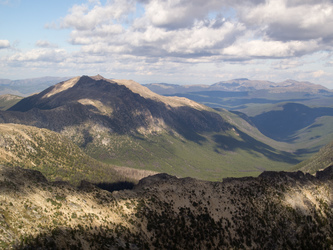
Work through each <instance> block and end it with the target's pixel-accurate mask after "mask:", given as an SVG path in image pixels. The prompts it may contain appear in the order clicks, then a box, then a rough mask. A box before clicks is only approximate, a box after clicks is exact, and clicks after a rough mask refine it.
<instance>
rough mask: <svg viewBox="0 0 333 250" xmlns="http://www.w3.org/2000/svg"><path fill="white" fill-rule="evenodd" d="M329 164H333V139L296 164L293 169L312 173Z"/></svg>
mask: <svg viewBox="0 0 333 250" xmlns="http://www.w3.org/2000/svg"><path fill="white" fill-rule="evenodd" d="M331 165H333V141H332V142H330V143H329V144H327V145H326V146H325V147H323V148H321V149H320V150H319V152H318V153H316V154H315V155H314V156H312V157H311V158H310V159H308V160H306V161H303V162H301V163H299V164H297V165H296V166H295V167H293V169H295V170H301V171H303V172H306V173H311V174H314V173H315V172H316V171H319V170H322V169H324V168H326V167H328V166H331Z"/></svg>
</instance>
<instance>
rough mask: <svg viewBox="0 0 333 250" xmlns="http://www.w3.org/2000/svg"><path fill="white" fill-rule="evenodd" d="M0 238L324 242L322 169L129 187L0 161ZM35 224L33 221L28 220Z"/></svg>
mask: <svg viewBox="0 0 333 250" xmlns="http://www.w3.org/2000/svg"><path fill="white" fill-rule="evenodd" d="M0 190H1V192H0V230H1V232H2V233H1V234H0V242H1V244H2V246H4V247H5V248H10V247H14V248H25V249H31V248H34V249H36V248H41V249H45V248H46V249H51V248H52V249H59V248H65V249H73V248H79V249H82V248H84V249H117V248H130V249H152V248H158V249H240V248H246V249H253V248H260V249H330V248H331V247H332V244H333V241H332V240H333V239H332V235H333V228H332V224H333V211H332V208H333V191H332V190H333V181H332V167H329V168H328V169H325V170H323V171H321V172H318V174H317V176H316V177H314V176H310V175H307V174H305V175H304V174H303V173H301V172H296V173H286V172H278V173H273V172H268V173H264V174H262V175H261V176H260V177H257V178H253V177H252V178H240V179H236V178H233V179H230V178H229V179H227V180H226V181H223V182H207V181H200V180H196V179H192V178H182V179H179V178H176V177H174V176H170V175H167V174H158V175H154V176H150V177H146V178H144V179H142V180H141V181H140V183H139V184H138V185H137V186H135V187H134V189H132V190H123V191H115V192H112V193H110V192H108V191H105V190H101V189H99V188H97V187H94V186H93V185H92V184H91V183H87V182H86V183H83V184H82V186H81V188H74V187H71V186H69V185H68V184H65V183H51V182H47V181H46V180H45V178H43V177H42V176H41V174H40V173H38V172H36V171H30V170H29V171H27V170H24V169H20V168H7V167H1V168H0ZM36 225H38V226H37V227H36Z"/></svg>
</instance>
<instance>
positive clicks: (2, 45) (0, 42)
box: [0, 40, 10, 49]
mask: <svg viewBox="0 0 333 250" xmlns="http://www.w3.org/2000/svg"><path fill="white" fill-rule="evenodd" d="M9 47H10V42H9V41H8V40H0V49H6V48H9Z"/></svg>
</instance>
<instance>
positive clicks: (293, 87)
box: [145, 78, 333, 95]
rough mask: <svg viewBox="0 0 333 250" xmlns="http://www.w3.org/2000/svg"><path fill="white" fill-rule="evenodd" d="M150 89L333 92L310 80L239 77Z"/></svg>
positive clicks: (154, 85) (158, 85) (172, 91)
mask: <svg viewBox="0 0 333 250" xmlns="http://www.w3.org/2000/svg"><path fill="white" fill-rule="evenodd" d="M145 86H147V87H148V88H149V89H151V90H152V91H154V92H156V93H158V94H162V95H174V94H181V93H190V92H201V91H231V92H241V91H260V90H267V91H269V93H285V92H308V93H311V94H320V93H321V92H322V93H331V94H332V93H333V90H330V89H328V88H326V87H324V86H322V85H320V84H314V83H310V82H306V81H304V82H299V81H295V80H291V79H288V80H285V81H283V82H277V83H275V82H272V81H265V80H249V79H247V78H239V79H233V80H227V81H220V82H216V83H213V84H211V85H200V84H196V85H177V84H167V83H150V84H145Z"/></svg>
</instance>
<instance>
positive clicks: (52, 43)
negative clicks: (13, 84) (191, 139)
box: [0, 0, 333, 89]
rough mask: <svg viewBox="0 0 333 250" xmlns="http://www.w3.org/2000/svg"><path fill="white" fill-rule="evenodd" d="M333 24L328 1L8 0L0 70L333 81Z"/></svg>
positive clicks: (195, 80) (3, 5)
mask: <svg viewBox="0 0 333 250" xmlns="http://www.w3.org/2000/svg"><path fill="white" fill-rule="evenodd" d="M332 27H333V3H332V2H331V1H329V0H316V1H315V0H303V1H300V0H267V1H265V0H249V1H241V0H106V1H98V0H88V1H76V0H58V1H42V0H0V78H8V79H24V78H33V77H41V76H76V75H96V74H101V75H103V76H104V77H108V78H118V79H119V78H122V79H133V80H135V81H137V82H140V83H152V82H168V83H176V84H200V83H202V84H212V83H214V82H218V81H222V80H229V79H234V78H244V77H245V78H249V79H256V80H270V81H274V82H280V81H284V80H286V79H294V80H298V81H310V82H313V83H316V84H322V85H324V86H326V87H328V88H331V89H333V81H332V79H333V58H332V47H333V28H332Z"/></svg>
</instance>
